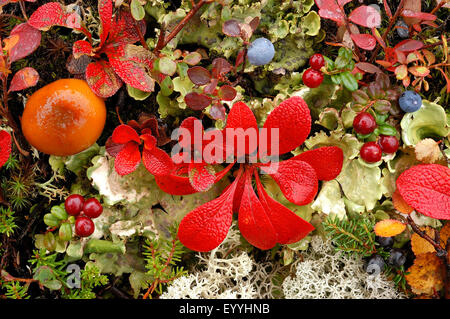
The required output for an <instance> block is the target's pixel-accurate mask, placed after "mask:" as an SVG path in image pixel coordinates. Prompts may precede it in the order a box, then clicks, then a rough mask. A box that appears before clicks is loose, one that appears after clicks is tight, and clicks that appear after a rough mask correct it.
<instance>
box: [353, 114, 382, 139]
mask: <svg viewBox="0 0 450 319" xmlns="http://www.w3.org/2000/svg"><path fill="white" fill-rule="evenodd" d="M376 127H377V122H376V121H375V118H374V117H373V116H372V114H370V113H368V112H361V113H359V114H358V115H356V116H355V119H354V120H353V128H354V129H355V132H356V133H358V134H362V135H366V134H370V133H372V132H373V131H374V130H375V128H376Z"/></svg>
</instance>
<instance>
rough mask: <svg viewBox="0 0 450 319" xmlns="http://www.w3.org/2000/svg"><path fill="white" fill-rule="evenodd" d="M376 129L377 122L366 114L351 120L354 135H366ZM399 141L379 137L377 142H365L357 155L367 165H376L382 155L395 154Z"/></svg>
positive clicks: (392, 137) (391, 137)
mask: <svg viewBox="0 0 450 319" xmlns="http://www.w3.org/2000/svg"><path fill="white" fill-rule="evenodd" d="M376 128H377V122H376V121H375V118H374V117H373V116H372V114H370V113H368V112H361V113H359V114H358V115H357V116H356V117H355V119H354V120H353V129H354V130H355V132H356V133H358V134H362V135H367V134H371V133H372V132H373V131H374V130H375V129H376ZM398 146H399V141H398V139H397V138H396V137H395V136H389V135H380V137H379V139H378V142H366V143H364V145H363V146H362V147H361V150H360V151H359V155H360V156H361V158H362V159H363V160H364V161H366V162H367V163H376V162H378V161H380V160H381V156H382V154H383V153H386V154H392V153H395V152H397V150H398Z"/></svg>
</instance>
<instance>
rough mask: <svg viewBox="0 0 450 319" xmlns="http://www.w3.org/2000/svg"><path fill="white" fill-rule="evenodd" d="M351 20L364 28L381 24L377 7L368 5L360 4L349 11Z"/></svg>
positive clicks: (376, 26)
mask: <svg viewBox="0 0 450 319" xmlns="http://www.w3.org/2000/svg"><path fill="white" fill-rule="evenodd" d="M348 18H349V19H350V21H351V22H353V23H356V24H359V25H362V26H363V27H366V28H378V27H379V26H380V24H381V15H380V13H379V12H378V11H377V9H375V8H372V7H369V6H360V7H358V8H356V9H355V10H353V11H352V13H350V15H349V17H348Z"/></svg>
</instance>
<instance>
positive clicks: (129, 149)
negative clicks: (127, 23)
mask: <svg viewBox="0 0 450 319" xmlns="http://www.w3.org/2000/svg"><path fill="white" fill-rule="evenodd" d="M140 162H141V153H140V152H139V144H138V143H136V142H134V141H131V142H128V143H127V144H125V146H124V147H123V148H122V150H121V151H120V152H119V154H117V156H116V159H115V161H114V168H115V170H116V172H117V174H119V175H121V176H123V175H128V174H130V173H132V172H134V171H135V170H136V168H137V167H138V166H139V163H140Z"/></svg>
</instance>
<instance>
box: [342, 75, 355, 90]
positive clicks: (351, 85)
mask: <svg viewBox="0 0 450 319" xmlns="http://www.w3.org/2000/svg"><path fill="white" fill-rule="evenodd" d="M340 77H341V81H342V84H343V85H344V86H345V87H346V88H347V90H349V91H351V92H353V91H356V90H357V89H358V81H356V79H355V77H354V76H353V74H351V73H350V72H349V71H345V72H342V73H341V74H340Z"/></svg>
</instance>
